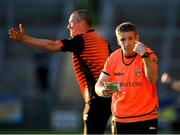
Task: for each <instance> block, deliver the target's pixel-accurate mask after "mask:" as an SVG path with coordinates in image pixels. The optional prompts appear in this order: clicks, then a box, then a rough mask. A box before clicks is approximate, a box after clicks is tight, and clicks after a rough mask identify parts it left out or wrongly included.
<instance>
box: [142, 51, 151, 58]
mask: <svg viewBox="0 0 180 135" xmlns="http://www.w3.org/2000/svg"><path fill="white" fill-rule="evenodd" d="M149 55H150V53H149V52H145V53H144V54H143V55H142V56H141V57H142V58H147V57H149Z"/></svg>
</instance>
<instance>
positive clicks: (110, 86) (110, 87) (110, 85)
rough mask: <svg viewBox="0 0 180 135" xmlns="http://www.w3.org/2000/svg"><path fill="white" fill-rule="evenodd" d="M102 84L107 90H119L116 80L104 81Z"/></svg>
mask: <svg viewBox="0 0 180 135" xmlns="http://www.w3.org/2000/svg"><path fill="white" fill-rule="evenodd" d="M104 86H105V88H106V89H108V90H112V91H114V92H120V91H121V89H120V85H119V83H118V82H104Z"/></svg>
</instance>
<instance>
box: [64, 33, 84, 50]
mask: <svg viewBox="0 0 180 135" xmlns="http://www.w3.org/2000/svg"><path fill="white" fill-rule="evenodd" d="M61 42H62V43H63V46H62V47H61V51H63V52H67V51H69V52H76V53H81V52H82V51H83V49H84V40H83V37H82V36H81V35H77V36H75V37H74V38H71V39H63V40H61Z"/></svg>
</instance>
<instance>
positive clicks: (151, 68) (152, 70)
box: [134, 42, 158, 83]
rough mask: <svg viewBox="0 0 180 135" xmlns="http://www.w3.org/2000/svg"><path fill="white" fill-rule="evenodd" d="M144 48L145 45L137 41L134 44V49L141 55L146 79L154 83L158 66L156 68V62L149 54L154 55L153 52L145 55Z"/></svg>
mask: <svg viewBox="0 0 180 135" xmlns="http://www.w3.org/2000/svg"><path fill="white" fill-rule="evenodd" d="M146 48H147V47H146V46H145V45H144V44H143V43H141V42H138V43H137V44H136V45H135V48H134V51H135V52H137V53H138V54H140V55H141V56H142V57H143V63H144V71H145V75H146V77H147V79H148V80H149V81H150V82H151V83H155V82H156V81H157V79H158V68H157V62H156V61H154V60H152V57H151V55H155V54H149V53H148V55H147V56H145V53H147V50H146Z"/></svg>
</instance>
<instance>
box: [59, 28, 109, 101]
mask: <svg viewBox="0 0 180 135" xmlns="http://www.w3.org/2000/svg"><path fill="white" fill-rule="evenodd" d="M62 43H63V46H62V47H61V51H70V52H71V53H72V62H73V66H74V70H75V74H76V77H77V81H78V83H79V86H80V89H81V92H82V94H83V97H84V99H85V101H87V100H89V97H90V93H89V88H88V82H90V80H88V78H87V77H86V74H87V72H85V71H84V70H83V69H82V67H81V66H80V60H79V58H78V57H77V55H76V54H78V55H79V56H80V57H81V59H83V61H84V63H85V64H86V66H87V67H88V68H89V70H90V72H91V74H92V75H93V77H94V79H95V82H96V81H97V79H98V77H99V75H100V73H101V71H102V69H103V66H104V63H105V61H106V59H107V57H108V56H109V54H110V47H109V44H108V42H107V41H106V40H105V39H104V38H103V37H102V36H100V35H99V34H98V33H97V32H95V31H94V30H90V31H88V32H86V33H85V34H81V35H77V36H75V37H74V38H72V39H64V40H62ZM91 85H92V86H93V90H94V85H95V84H91ZM94 93H95V92H94Z"/></svg>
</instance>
